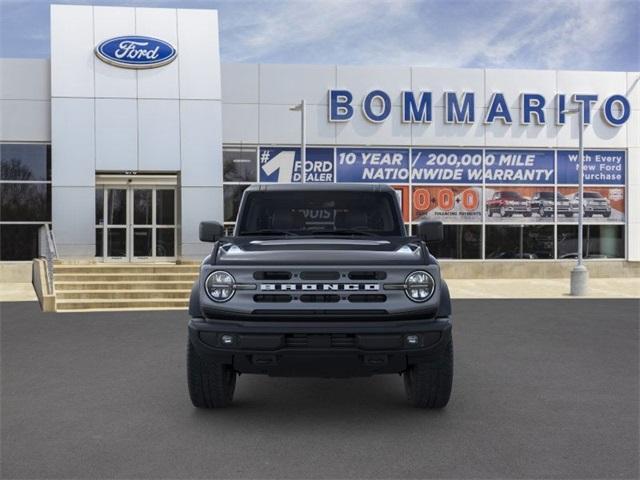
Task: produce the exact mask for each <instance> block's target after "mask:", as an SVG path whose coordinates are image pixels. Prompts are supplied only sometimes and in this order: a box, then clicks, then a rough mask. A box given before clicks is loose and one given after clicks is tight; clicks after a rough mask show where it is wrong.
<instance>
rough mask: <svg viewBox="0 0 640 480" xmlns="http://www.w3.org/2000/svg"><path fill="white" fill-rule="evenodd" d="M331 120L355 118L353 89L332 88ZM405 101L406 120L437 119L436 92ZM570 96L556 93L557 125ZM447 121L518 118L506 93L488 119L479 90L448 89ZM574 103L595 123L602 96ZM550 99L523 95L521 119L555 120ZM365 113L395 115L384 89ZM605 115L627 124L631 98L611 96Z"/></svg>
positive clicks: (369, 100)
mask: <svg viewBox="0 0 640 480" xmlns="http://www.w3.org/2000/svg"><path fill="white" fill-rule="evenodd" d="M328 95H329V121H330V122H348V121H349V120H351V119H352V118H353V115H354V113H355V109H356V107H355V106H354V98H353V94H352V93H351V91H349V90H337V89H336V90H334V89H332V90H329V93H328ZM400 97H401V101H402V108H401V115H402V122H403V123H430V122H431V121H432V120H433V95H432V92H429V91H421V92H418V93H417V94H416V93H415V92H411V91H404V92H401V94H400ZM567 97H568V95H566V94H563V93H560V94H557V95H556V96H555V99H554V102H555V119H553V121H555V123H556V125H564V124H565V122H566V110H567V109H568V106H567V103H568V101H567ZM443 100H444V109H443V112H444V122H445V123H452V124H456V123H460V124H464V123H475V122H477V121H482V122H484V123H485V124H492V123H494V122H496V121H501V122H503V123H505V124H511V123H513V121H514V118H513V115H512V113H511V109H510V108H509V104H508V102H507V99H506V98H505V95H504V94H503V93H499V92H496V93H494V94H493V95H492V96H491V99H490V100H489V104H488V105H487V112H486V115H485V116H484V118H482V119H480V118H478V115H477V114H476V107H475V93H474V92H464V93H462V94H458V93H456V92H445V93H444V94H443ZM570 100H571V102H572V103H574V104H576V105H578V106H580V107H582V108H583V112H584V123H585V125H589V124H590V123H591V109H592V107H593V104H594V103H595V102H597V101H598V95H596V94H585V93H576V94H573V95H571V96H570ZM546 106H547V99H546V98H545V97H544V95H541V94H539V93H521V94H520V109H519V110H520V118H519V119H518V121H519V122H520V123H521V124H523V125H529V124H535V125H544V124H545V123H547V122H549V121H551V120H550V119H548V118H547V115H546V112H545V107H546ZM360 110H361V113H362V115H363V116H364V117H365V118H366V119H367V120H369V121H370V122H373V123H381V122H384V121H385V120H386V119H387V118H389V116H390V115H391V97H390V96H389V94H388V93H387V92H385V91H384V90H372V91H370V92H369V93H367V94H366V95H365V96H364V97H363V99H362V101H361V104H360ZM601 110H602V116H603V117H604V119H605V121H606V122H607V123H608V124H609V125H611V126H612V127H619V126H621V125H624V124H625V123H626V122H627V120H629V116H630V115H631V105H630V103H629V100H628V99H627V97H625V96H624V95H621V94H615V95H610V96H609V97H607V98H606V99H605V101H604V103H603V105H602V109H601Z"/></svg>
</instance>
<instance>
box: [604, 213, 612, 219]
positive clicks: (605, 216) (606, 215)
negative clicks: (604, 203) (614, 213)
mask: <svg viewBox="0 0 640 480" xmlns="http://www.w3.org/2000/svg"><path fill="white" fill-rule="evenodd" d="M602 216H603V217H604V218H609V217H610V216H611V212H605V213H603V214H602Z"/></svg>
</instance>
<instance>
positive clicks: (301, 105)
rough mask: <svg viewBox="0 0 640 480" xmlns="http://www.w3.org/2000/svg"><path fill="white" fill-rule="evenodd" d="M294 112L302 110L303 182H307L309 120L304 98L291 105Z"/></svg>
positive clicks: (301, 151)
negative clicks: (307, 120)
mask: <svg viewBox="0 0 640 480" xmlns="http://www.w3.org/2000/svg"><path fill="white" fill-rule="evenodd" d="M289 110H291V111H292V112H300V161H301V162H302V183H306V176H307V175H306V173H307V122H306V114H305V104H304V99H302V100H300V103H299V104H297V105H293V106H291V107H289Z"/></svg>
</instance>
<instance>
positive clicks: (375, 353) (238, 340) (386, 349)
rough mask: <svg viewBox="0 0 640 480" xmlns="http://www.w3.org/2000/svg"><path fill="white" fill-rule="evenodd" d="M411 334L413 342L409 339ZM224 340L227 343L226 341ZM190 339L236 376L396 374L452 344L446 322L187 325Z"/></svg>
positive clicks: (195, 321)
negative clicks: (234, 371)
mask: <svg viewBox="0 0 640 480" xmlns="http://www.w3.org/2000/svg"><path fill="white" fill-rule="evenodd" d="M412 336H415V337H417V339H418V342H417V344H412V343H410V342H409V339H408V338H407V337H412ZM223 337H225V338H226V340H227V341H228V340H229V338H231V339H232V341H231V343H224V342H223ZM189 339H190V341H191V343H192V344H193V346H194V348H195V350H196V352H197V353H198V355H199V356H200V357H201V358H202V359H203V360H204V361H205V362H216V363H223V364H228V365H233V368H234V369H235V370H236V371H238V372H240V373H260V374H267V375H272V376H313V377H354V376H368V375H373V374H378V373H400V372H402V371H404V370H406V369H407V366H408V365H412V364H415V363H419V362H425V361H426V362H429V361H437V360H438V358H439V354H440V353H441V351H442V350H443V349H444V348H445V347H446V346H447V344H448V343H449V342H450V341H451V320H450V318H448V317H446V318H438V319H430V320H406V321H403V320H397V321H371V322H363V321H350V322H330V321H324V322H317V321H316V322H306V321H305V322H300V321H298V322H295V321H283V322H264V321H260V322H250V321H235V320H234V321H231V320H215V319H208V320H203V319H200V318H193V319H191V321H190V322H189Z"/></svg>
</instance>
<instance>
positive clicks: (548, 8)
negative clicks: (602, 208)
mask: <svg viewBox="0 0 640 480" xmlns="http://www.w3.org/2000/svg"><path fill="white" fill-rule="evenodd" d="M50 3H73V4H93V5H125V6H149V7H180V8H215V9H218V11H219V19H220V49H221V56H222V61H223V62H226V63H231V62H246V63H311V64H351V65H387V64H391V65H424V66H433V67H481V68H529V69H558V70H623V71H624V70H627V71H638V70H640V33H639V31H640V0H424V1H418V0H315V1H314V0H148V1H144V0H92V1H84V0H56V1H54V2H51V1H49V0H0V57H14V58H15V57H18V58H22V57H32V58H46V57H48V56H49V4H50Z"/></svg>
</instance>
